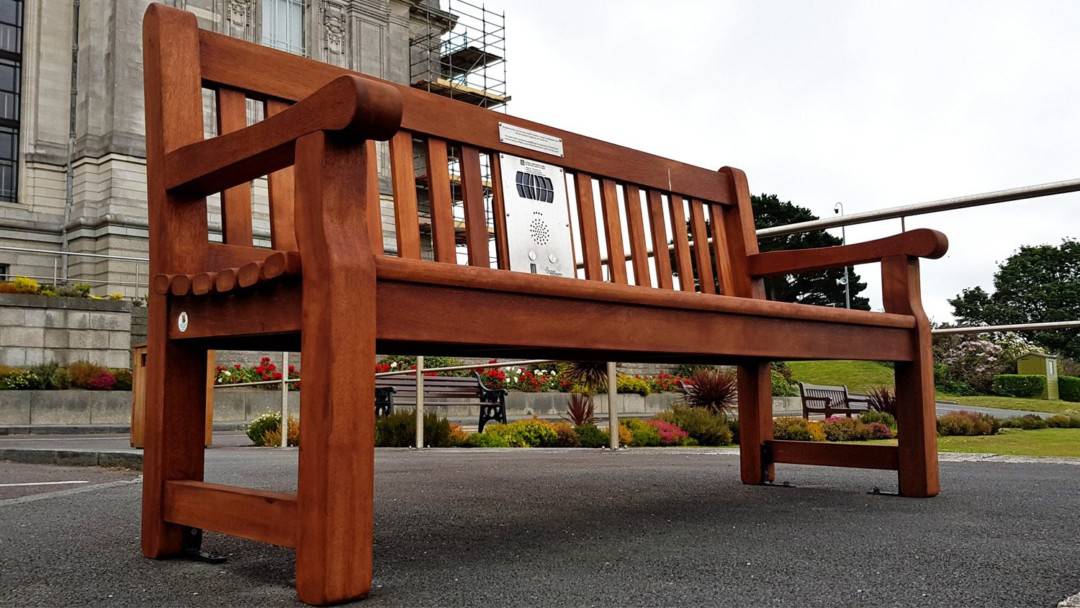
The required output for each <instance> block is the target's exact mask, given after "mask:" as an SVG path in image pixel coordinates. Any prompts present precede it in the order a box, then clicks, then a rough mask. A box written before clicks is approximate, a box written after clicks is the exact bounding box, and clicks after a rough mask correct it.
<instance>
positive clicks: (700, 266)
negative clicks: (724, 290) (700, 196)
mask: <svg viewBox="0 0 1080 608" xmlns="http://www.w3.org/2000/svg"><path fill="white" fill-rule="evenodd" d="M690 228H691V232H692V234H693V236H694V260H695V261H696V262H697V276H698V279H699V280H700V283H701V291H702V292H704V293H716V283H714V282H713V264H712V257H711V256H710V255H709V244H708V243H709V233H708V227H707V226H706V225H705V206H704V205H703V204H702V203H701V201H699V200H691V201H690Z"/></svg>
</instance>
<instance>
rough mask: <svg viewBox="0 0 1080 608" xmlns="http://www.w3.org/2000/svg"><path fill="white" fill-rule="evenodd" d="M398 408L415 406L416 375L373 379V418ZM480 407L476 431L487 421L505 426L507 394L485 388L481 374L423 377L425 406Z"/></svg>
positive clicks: (482, 428) (481, 429)
mask: <svg viewBox="0 0 1080 608" xmlns="http://www.w3.org/2000/svg"><path fill="white" fill-rule="evenodd" d="M397 405H412V406H414V407H415V406H416V376H415V375H399V376H381V377H378V376H377V377H376V378H375V415H376V416H388V415H390V414H391V413H393V411H394V407H395V406H397ZM455 405H479V406H480V418H479V420H478V422H477V428H478V430H479V431H481V432H482V431H483V430H484V425H486V424H487V423H488V422H501V423H503V424H506V391H505V390H503V389H492V388H488V387H487V386H484V381H483V380H481V379H480V375H479V374H476V373H474V374H473V375H472V376H471V377H455V376H425V377H424V407H425V408H428V407H449V406H455Z"/></svg>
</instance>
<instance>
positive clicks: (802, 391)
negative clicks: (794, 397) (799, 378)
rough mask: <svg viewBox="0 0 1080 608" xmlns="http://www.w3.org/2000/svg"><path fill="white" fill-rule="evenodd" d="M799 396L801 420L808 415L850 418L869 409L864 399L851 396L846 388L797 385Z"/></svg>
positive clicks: (804, 383)
mask: <svg viewBox="0 0 1080 608" xmlns="http://www.w3.org/2000/svg"><path fill="white" fill-rule="evenodd" d="M799 396H800V397H802V415H803V418H809V417H810V414H825V417H826V418H828V417H829V416H832V415H833V414H844V415H845V416H847V417H848V418H851V415H852V414H859V413H862V412H865V411H866V410H867V409H869V407H870V405H869V402H868V401H867V399H866V397H859V396H852V395H851V394H850V393H848V389H847V387H846V386H826V385H822V384H807V383H806V382H800V383H799Z"/></svg>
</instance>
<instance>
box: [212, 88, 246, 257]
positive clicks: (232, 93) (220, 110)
mask: <svg viewBox="0 0 1080 608" xmlns="http://www.w3.org/2000/svg"><path fill="white" fill-rule="evenodd" d="M246 126H247V97H246V96H245V95H244V93H243V92H242V91H238V90H236V89H229V88H225V87H221V88H219V89H218V90H217V127H218V133H219V134H225V133H231V132H233V131H239V130H240V129H243V128H244V127H246ZM221 225H222V240H223V241H224V242H226V243H228V244H230V245H247V246H249V247H250V246H251V245H252V240H251V237H252V234H251V182H245V183H243V184H240V185H238V186H234V187H232V188H229V189H228V190H226V191H225V192H222V193H221Z"/></svg>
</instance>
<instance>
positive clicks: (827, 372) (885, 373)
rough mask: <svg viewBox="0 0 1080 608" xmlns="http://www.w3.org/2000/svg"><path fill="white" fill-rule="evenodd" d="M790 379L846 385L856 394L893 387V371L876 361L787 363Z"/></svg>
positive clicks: (811, 382)
mask: <svg viewBox="0 0 1080 608" xmlns="http://www.w3.org/2000/svg"><path fill="white" fill-rule="evenodd" d="M788 365H789V366H790V367H791V375H792V378H794V379H795V381H797V382H809V383H810V384H832V385H846V386H847V387H848V389H850V390H851V391H853V392H856V393H864V392H866V390H867V389H871V388H874V387H878V386H888V387H890V388H891V387H892V385H893V370H892V368H891V367H889V366H888V365H885V364H884V363H878V362H877V361H789V362H788Z"/></svg>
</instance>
